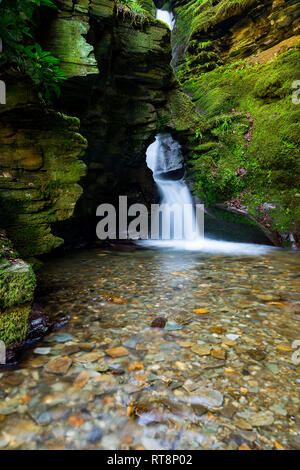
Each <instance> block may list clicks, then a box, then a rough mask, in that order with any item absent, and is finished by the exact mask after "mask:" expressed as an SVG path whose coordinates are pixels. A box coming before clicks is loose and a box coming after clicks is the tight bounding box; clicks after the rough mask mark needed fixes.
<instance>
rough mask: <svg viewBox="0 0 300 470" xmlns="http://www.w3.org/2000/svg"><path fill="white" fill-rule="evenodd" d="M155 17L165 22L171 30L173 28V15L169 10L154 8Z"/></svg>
mask: <svg viewBox="0 0 300 470" xmlns="http://www.w3.org/2000/svg"><path fill="white" fill-rule="evenodd" d="M156 19H157V20H160V21H163V22H164V23H166V24H167V25H168V26H169V28H170V29H171V30H172V29H173V21H174V16H173V14H172V13H171V12H170V11H164V10H156Z"/></svg>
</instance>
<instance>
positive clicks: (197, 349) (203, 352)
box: [191, 344, 211, 356]
mask: <svg viewBox="0 0 300 470" xmlns="http://www.w3.org/2000/svg"><path fill="white" fill-rule="evenodd" d="M191 350H192V351H193V353H195V354H197V355H198V356H209V355H210V351H211V346H208V345H206V344H203V345H201V344H196V345H195V346H193V347H192V348H191Z"/></svg>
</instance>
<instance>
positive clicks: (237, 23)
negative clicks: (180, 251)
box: [172, 0, 300, 243]
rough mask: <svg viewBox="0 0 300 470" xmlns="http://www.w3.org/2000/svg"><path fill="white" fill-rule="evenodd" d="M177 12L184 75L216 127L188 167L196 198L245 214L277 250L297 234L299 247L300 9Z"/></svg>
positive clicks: (180, 8)
mask: <svg viewBox="0 0 300 470" xmlns="http://www.w3.org/2000/svg"><path fill="white" fill-rule="evenodd" d="M173 7H174V11H175V16H176V27H175V30H174V33H173V39H172V41H173V48H174V66H175V68H176V72H177V76H178V78H179V80H180V81H181V84H182V86H183V88H184V90H185V91H186V92H187V93H188V94H189V95H190V96H192V99H193V101H194V103H195V105H196V108H197V110H198V112H199V113H200V114H201V115H202V116H204V117H206V118H207V120H208V123H209V128H208V129H207V130H205V132H202V133H198V139H197V140H198V143H197V145H196V146H195V147H194V151H193V155H192V158H191V159H190V174H191V177H192V179H193V180H194V181H195V185H194V188H195V192H196V194H197V195H198V196H200V197H201V198H202V200H204V201H205V202H206V203H207V204H210V205H212V204H216V203H224V202H226V203H227V204H228V206H229V207H233V208H234V207H239V208H241V207H242V209H243V210H244V211H245V213H248V214H249V215H251V216H253V217H255V218H256V220H258V221H259V222H260V223H262V224H263V225H264V227H265V228H267V229H268V230H269V231H270V232H271V233H273V234H277V242H278V243H282V242H284V240H290V234H292V235H293V236H292V238H293V239H294V241H295V242H296V243H297V242H299V233H300V226H299V220H300V197H299V182H300V168H299V154H298V150H297V149H298V145H299V142H298V136H299V108H298V107H297V105H296V104H294V103H293V101H292V93H293V91H294V90H293V88H292V85H293V82H294V81H296V80H298V70H299V65H298V64H299V48H298V44H299V20H298V17H299V15H297V12H298V13H299V3H298V2H295V1H287V2H282V1H275V2H272V1H266V2H260V1H251V0H249V1H248V0H241V1H231V0H230V1H229V0H228V1H227V0H223V1H219V2H215V4H213V5H212V4H211V2H209V1H201V2H196V5H195V2H191V1H183V2H182V1H174V2H173ZM186 32H187V34H186ZM273 238H274V237H273Z"/></svg>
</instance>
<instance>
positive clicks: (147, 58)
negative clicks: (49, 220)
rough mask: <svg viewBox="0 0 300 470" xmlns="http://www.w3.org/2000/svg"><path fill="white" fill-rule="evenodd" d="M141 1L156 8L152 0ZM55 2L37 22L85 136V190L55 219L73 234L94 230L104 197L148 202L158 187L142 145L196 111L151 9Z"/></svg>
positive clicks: (65, 102) (63, 102) (67, 235)
mask: <svg viewBox="0 0 300 470" xmlns="http://www.w3.org/2000/svg"><path fill="white" fill-rule="evenodd" d="M143 5H144V7H145V8H147V9H148V11H149V13H154V4H153V3H152V2H151V1H148V2H143ZM60 7H61V10H60V11H59V13H58V14H57V15H56V16H55V17H53V18H52V20H51V21H50V22H49V21H47V22H46V23H45V24H44V23H43V24H42V27H41V30H42V31H43V34H42V41H43V44H44V47H45V48H46V49H49V50H51V52H52V53H53V54H54V55H55V56H57V57H58V58H59V59H60V61H61V67H62V69H63V70H64V71H65V72H66V73H67V75H68V80H67V81H66V82H65V84H64V86H63V88H62V95H61V99H60V102H59V103H58V106H60V108H61V109H62V110H63V111H64V112H66V113H68V114H71V115H76V116H78V117H79V118H80V122H81V127H80V132H81V133H82V134H83V135H84V136H85V137H86V138H87V140H88V143H89V144H88V149H87V152H86V154H85V156H84V162H85V163H86V165H87V167H88V173H87V176H86V178H85V179H83V180H82V181H81V183H80V184H81V185H82V187H83V189H84V192H83V196H82V197H81V199H80V200H79V202H78V204H77V206H76V210H75V215H74V217H73V219H72V220H70V221H69V224H67V225H66V224H60V225H59V226H57V227H56V229H57V231H58V233H59V234H62V236H63V238H64V239H65V240H67V241H72V238H73V240H74V239H75V240H78V239H79V238H81V239H86V238H87V237H91V238H93V237H94V236H95V225H96V224H95V214H96V208H97V206H98V205H99V204H101V203H103V202H110V203H114V204H117V201H118V196H119V195H127V196H128V202H129V204H130V203H132V202H143V203H146V204H150V203H151V202H152V201H153V197H154V196H153V195H154V193H155V191H156V190H155V186H154V182H153V178H152V173H151V171H150V170H149V169H148V168H147V166H146V160H145V152H146V148H147V146H148V145H149V144H150V143H151V142H152V141H153V140H154V137H155V135H156V134H157V132H159V130H160V129H162V128H165V127H170V128H172V129H174V130H175V129H180V130H181V131H182V132H183V133H184V132H185V131H186V132H189V130H190V127H191V126H192V127H193V126H194V127H195V120H197V117H196V114H195V111H194V109H193V105H192V103H191V102H190V100H189V99H188V98H187V97H186V96H185V95H184V94H183V93H182V92H181V91H180V89H179V86H178V84H177V82H176V79H175V76H174V73H173V70H172V68H171V66H170V62H171V58H172V56H171V45H170V30H169V28H168V27H167V26H166V25H165V24H163V23H161V22H160V21H157V20H155V18H154V17H153V16H150V15H149V16H148V17H147V18H146V20H145V21H144V22H141V21H140V20H139V19H138V18H137V19H136V20H133V18H132V17H131V16H130V14H129V11H128V10H126V9H125V10H124V9H121V6H120V5H119V4H116V3H115V2H114V1H112V0H101V1H95V2H94V1H91V2H84V1H80V2H76V3H75V2H74V3H73V4H72V3H70V2H69V3H68V2H60ZM74 42H75V44H76V45H77V46H76V47H74Z"/></svg>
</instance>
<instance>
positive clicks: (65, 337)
mask: <svg viewBox="0 0 300 470" xmlns="http://www.w3.org/2000/svg"><path fill="white" fill-rule="evenodd" d="M55 339H56V341H57V342H58V343H66V342H67V341H71V340H72V339H73V335H70V334H68V333H63V334H60V335H56V336H55Z"/></svg>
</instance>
